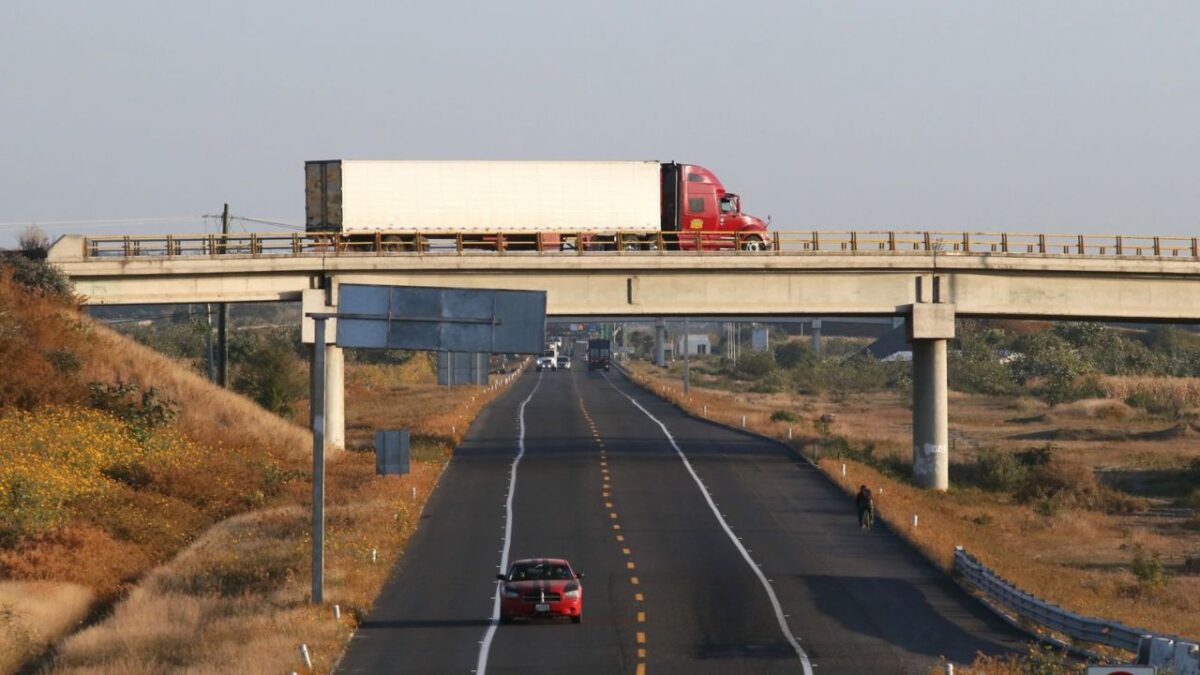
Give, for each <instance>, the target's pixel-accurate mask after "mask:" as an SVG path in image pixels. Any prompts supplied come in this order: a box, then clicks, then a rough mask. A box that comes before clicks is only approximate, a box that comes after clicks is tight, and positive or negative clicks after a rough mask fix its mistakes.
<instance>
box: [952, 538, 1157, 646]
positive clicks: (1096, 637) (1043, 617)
mask: <svg viewBox="0 0 1200 675" xmlns="http://www.w3.org/2000/svg"><path fill="white" fill-rule="evenodd" d="M954 571H955V572H957V573H959V574H960V575H962V578H963V579H966V580H967V581H968V582H970V583H971V585H972V586H974V587H976V588H978V589H979V590H980V591H982V592H983V593H984V594H985V595H987V596H988V598H990V599H991V600H993V601H995V602H997V603H999V604H1000V605H1001V606H1002V607H1004V608H1005V609H1007V610H1009V611H1010V612H1012V613H1013V614H1016V615H1017V616H1020V617H1023V618H1026V619H1029V620H1030V621H1033V622H1034V623H1036V624H1038V625H1040V626H1045V627H1046V628H1049V629H1050V630H1052V631H1055V632H1057V633H1061V634H1063V635H1068V636H1070V637H1071V638H1072V639H1074V640H1079V641H1082V642H1089V643H1092V644H1097V645H1104V646H1107V647H1116V648H1117V649H1123V650H1125V651H1127V652H1134V653H1136V652H1137V650H1138V645H1139V644H1140V643H1141V639H1142V636H1143V635H1150V634H1151V633H1150V631H1145V630H1141V629H1139V628H1132V627H1130V626H1126V625H1125V624H1122V623H1117V622H1116V621H1106V620H1104V619H1096V618H1093V617H1088V616H1083V615H1081V614H1076V613H1074V612H1070V611H1067V610H1065V609H1063V608H1062V607H1059V606H1058V605H1055V604H1052V603H1049V602H1046V601H1045V600H1042V599H1040V598H1038V597H1036V596H1034V595H1031V594H1029V593H1026V592H1025V591H1022V590H1021V589H1019V588H1017V587H1016V586H1014V585H1012V584H1011V583H1009V582H1008V581H1007V580H1006V579H1004V578H1003V577H1001V576H1000V575H998V574H996V573H995V572H993V571H992V570H991V569H989V568H988V567H987V566H985V565H984V564H983V563H981V562H979V561H978V560H976V559H975V557H974V556H972V555H971V554H969V553H967V552H966V551H965V550H963V548H962V547H961V546H960V547H958V548H956V549H955V550H954Z"/></svg>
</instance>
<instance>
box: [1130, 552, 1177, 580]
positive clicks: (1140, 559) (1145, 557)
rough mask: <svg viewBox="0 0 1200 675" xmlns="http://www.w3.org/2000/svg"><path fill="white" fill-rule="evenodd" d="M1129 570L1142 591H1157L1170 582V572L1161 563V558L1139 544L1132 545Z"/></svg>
mask: <svg viewBox="0 0 1200 675" xmlns="http://www.w3.org/2000/svg"><path fill="white" fill-rule="evenodd" d="M1129 571H1131V572H1133V576H1134V578H1135V579H1137V582H1138V588H1139V589H1140V590H1143V591H1157V590H1160V589H1162V588H1164V587H1165V586H1166V585H1167V584H1168V583H1170V582H1171V572H1170V571H1169V570H1168V569H1167V568H1166V566H1164V565H1163V562H1162V558H1161V557H1160V556H1159V555H1158V554H1157V553H1154V552H1150V551H1147V550H1146V549H1145V547H1143V546H1142V545H1140V544H1138V545H1135V546H1134V547H1133V560H1132V561H1130V566H1129Z"/></svg>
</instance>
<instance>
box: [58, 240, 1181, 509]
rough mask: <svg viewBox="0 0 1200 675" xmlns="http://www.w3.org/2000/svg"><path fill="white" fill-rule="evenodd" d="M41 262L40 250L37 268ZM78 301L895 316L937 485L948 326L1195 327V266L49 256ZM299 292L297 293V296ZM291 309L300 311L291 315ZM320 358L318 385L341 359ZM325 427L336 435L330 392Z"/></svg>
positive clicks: (923, 259)
mask: <svg viewBox="0 0 1200 675" xmlns="http://www.w3.org/2000/svg"><path fill="white" fill-rule="evenodd" d="M53 257H54V256H52V258H53ZM55 262H56V263H57V264H59V265H60V266H61V267H62V268H63V269H64V271H66V272H67V274H68V275H69V276H70V277H71V278H72V280H73V281H74V282H75V284H76V289H77V291H78V292H79V293H80V294H81V295H83V296H85V302H87V303H89V304H103V305H110V304H154V303H164V304H165V303H196V302H255V301H277V300H297V299H300V298H301V296H310V297H311V296H312V294H313V293H314V291H318V292H320V293H321V294H322V295H323V296H324V297H325V302H327V303H328V305H326V306H325V307H322V309H327V308H334V307H336V299H337V287H338V285H339V284H340V283H351V282H353V283H370V284H382V285H405V286H450V287H461V288H504V289H524V290H544V291H546V293H547V311H548V313H549V314H550V315H551V316H570V317H604V316H622V317H646V318H657V317H664V316H673V317H684V316H705V317H727V318H737V317H742V316H777V317H797V318H801V317H813V316H905V317H908V318H909V321H908V322H907V323H908V326H909V330H910V336H909V337H910V338H911V340H912V341H913V356H914V360H913V375H914V394H913V399H914V400H913V404H914V405H913V456H914V474H915V476H916V478H917V480H918V482H919V483H920V484H921V485H924V486H927V487H930V488H934V489H946V488H947V486H948V465H949V457H948V442H947V396H946V390H947V382H946V349H947V340H949V339H950V338H952V337H953V336H954V318H955V317H956V316H969V317H1035V318H1043V319H1050V320H1055V319H1058V320H1064V319H1065V320H1070V319H1108V320H1142V321H1174V322H1194V321H1200V292H1198V291H1200V263H1198V262H1194V261H1190V260H1178V261H1177V260H1171V259H1159V258H1146V259H1140V258H1138V259H1092V258H1056V257H1053V256H1020V257H1016V256H1010V257H1004V256H995V257H991V256H986V255H959V256H954V255H928V254H926V255H901V254H892V255H887V256H869V255H863V256H856V255H814V254H806V255H795V256H779V255H775V256H761V257H759V256H744V255H739V256H719V255H671V256H663V257H657V256H615V255H614V256H581V257H578V258H574V257H571V256H547V257H538V256H528V257H526V256H518V255H512V256H479V257H468V256H463V257H445V256H395V257H386V256H384V257H376V256H363V257H353V256H343V257H322V258H315V257H299V258H291V257H280V258H253V257H247V256H224V257H222V256H214V257H193V258H181V259H167V258H157V259H146V258H121V259H76V260H71V259H67V260H62V259H59V260H55ZM305 291H307V292H308V293H305ZM306 311H313V309H312V308H308V307H306ZM330 349H331V350H333V351H332V352H331V353H330V354H329V356H330V358H329V359H328V360H327V363H328V364H329V368H330V369H332V370H331V372H330V373H329V375H330V377H329V382H330V383H337V382H340V381H342V373H341V371H340V368H341V363H342V359H341V358H340V354H339V353H337V351H336V348H330ZM331 394H334V395H333V396H331V399H333V401H332V402H331V408H332V409H331V410H330V411H329V413H330V417H329V419H328V424H329V426H330V438H331V440H333V441H335V442H336V441H339V440H341V439H343V438H344V418H343V417H342V415H341V414H340V406H341V394H340V390H339V391H336V392H331Z"/></svg>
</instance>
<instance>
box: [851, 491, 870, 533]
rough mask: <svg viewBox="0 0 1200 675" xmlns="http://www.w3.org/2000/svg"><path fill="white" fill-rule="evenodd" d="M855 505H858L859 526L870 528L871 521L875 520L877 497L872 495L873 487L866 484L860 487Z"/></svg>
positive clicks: (865, 528)
mask: <svg viewBox="0 0 1200 675" xmlns="http://www.w3.org/2000/svg"><path fill="white" fill-rule="evenodd" d="M854 505H855V506H857V507H858V526H859V527H861V528H862V529H864V530H870V529H871V522H872V521H874V520H875V499H874V498H873V497H872V496H871V488H869V487H867V486H866V485H863V486H861V487H859V488H858V495H856V496H855V497H854Z"/></svg>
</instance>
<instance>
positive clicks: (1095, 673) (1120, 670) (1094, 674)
mask: <svg viewBox="0 0 1200 675" xmlns="http://www.w3.org/2000/svg"><path fill="white" fill-rule="evenodd" d="M1157 673H1158V668H1155V667H1154V666H1088V669H1087V675H1157Z"/></svg>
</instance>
